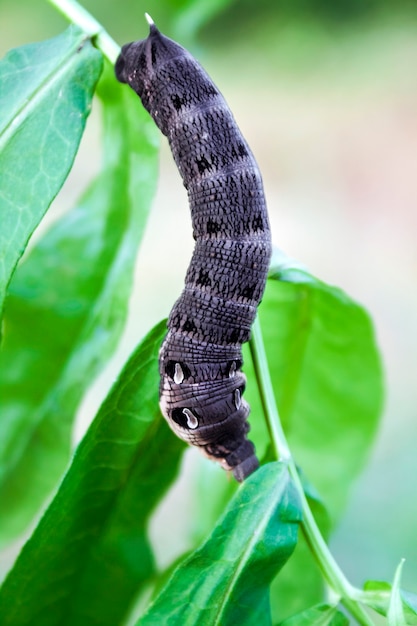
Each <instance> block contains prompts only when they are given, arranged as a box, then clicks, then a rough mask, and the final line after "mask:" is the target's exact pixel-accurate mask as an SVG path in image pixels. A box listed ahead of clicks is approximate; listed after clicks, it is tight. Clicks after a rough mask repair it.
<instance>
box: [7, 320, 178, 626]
mask: <svg viewBox="0 0 417 626" xmlns="http://www.w3.org/2000/svg"><path fill="white" fill-rule="evenodd" d="M164 333H165V324H160V325H159V326H157V327H156V328H155V329H154V330H153V331H152V332H151V333H150V334H149V335H148V336H147V337H146V338H145V340H144V341H143V342H142V344H141V345H140V346H139V347H138V348H137V350H136V351H135V353H134V354H133V355H132V357H131V358H130V360H129V361H128V363H127V364H126V366H125V368H124V370H123V371H122V373H121V375H120V376H119V379H118V380H117V381H116V383H115V385H114V387H113V389H112V390H111V392H110V394H109V396H108V397H107V399H106V400H105V402H104V403H103V405H102V407H101V408H100V410H99V412H98V414H97V417H96V419H95V420H94V422H93V423H92V425H91V426H90V429H89V430H88V432H87V434H86V436H85V438H84V439H83V441H82V442H81V444H80V445H79V447H78V449H77V451H76V454H75V457H74V460H73V463H72V465H71V467H70V469H69V471H68V473H67V475H66V476H65V478H64V481H63V483H62V485H61V487H60V489H59V491H58V493H57V495H56V496H55V498H54V500H53V501H52V503H51V505H50V506H49V508H48V510H47V511H46V513H45V515H44V517H43V518H42V519H41V521H40V523H39V525H38V527H37V528H36V530H35V532H34V534H33V536H32V537H31V539H30V540H29V541H28V543H27V544H26V545H25V547H24V548H23V550H22V553H21V555H20V556H19V558H18V560H17V562H16V564H15V566H14V568H13V569H12V571H11V572H10V573H9V576H8V577H7V579H6V581H5V582H4V585H3V587H2V589H1V590H0V615H1V624H2V626H8V625H10V626H12V625H13V626H16V625H17V624H35V623H36V624H42V626H45V625H48V626H54V625H56V626H61V625H62V624H66V626H80V625H81V624H100V625H101V626H107V625H108V626H115V625H116V624H121V623H123V621H124V619H125V617H126V615H127V613H128V612H129V608H130V606H131V604H132V602H133V601H134V600H135V598H136V596H137V594H138V593H139V591H140V590H141V588H143V585H144V583H145V582H146V581H149V579H150V577H151V576H152V575H153V573H154V562H153V555H152V551H151V548H150V545H149V543H148V539H147V535H146V526H147V521H148V518H149V516H150V514H151V512H152V510H153V508H154V507H155V505H156V503H157V502H158V500H159V499H160V498H161V497H162V495H163V494H164V493H165V492H166V490H167V488H168V486H169V485H170V484H171V483H172V482H173V481H174V480H175V478H176V472H177V468H178V463H179V459H180V454H181V451H182V450H183V449H184V444H183V443H182V442H180V441H179V440H178V439H177V438H176V437H174V436H172V433H171V431H170V430H169V428H168V427H167V425H166V423H165V421H164V420H163V418H162V417H161V415H160V411H159V406H158V360H157V357H158V350H159V347H160V344H161V341H162V337H163V335H164Z"/></svg>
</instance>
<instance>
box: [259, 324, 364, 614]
mask: <svg viewBox="0 0 417 626" xmlns="http://www.w3.org/2000/svg"><path fill="white" fill-rule="evenodd" d="M250 350H251V355H252V360H253V364H254V368H255V374H256V378H257V382H258V386H259V390H260V395H261V399H262V404H263V408H264V411H265V415H266V418H267V423H268V428H269V431H270V434H271V438H272V442H273V445H274V447H275V451H276V454H277V458H279V459H281V460H282V461H285V462H286V463H287V464H288V467H289V472H290V474H291V477H292V479H293V481H294V483H295V486H296V487H297V490H298V493H299V496H300V498H301V508H302V512H303V521H302V529H303V533H304V536H305V538H306V541H307V543H308V545H309V546H310V549H311V551H312V553H313V554H314V556H315V558H316V560H317V562H318V564H319V567H320V569H321V571H322V573H323V576H324V578H325V580H326V582H327V584H328V585H329V587H330V588H331V589H333V591H334V592H335V593H336V594H337V595H338V596H339V597H340V600H341V602H342V604H343V605H344V606H345V607H346V608H347V609H348V610H349V612H350V613H351V614H352V615H353V616H354V617H355V618H356V619H357V621H358V623H359V624H361V625H363V626H373V624H374V622H372V620H371V619H370V618H369V616H368V614H367V613H366V612H365V610H364V609H363V607H362V606H361V605H360V604H358V602H357V601H356V600H355V599H354V597H355V591H356V590H355V588H354V587H352V585H351V584H350V583H349V581H348V580H347V578H346V577H345V575H344V574H343V572H342V570H341V569H340V567H339V566H338V564H337V563H336V561H335V559H334V558H333V555H332V554H331V552H330V550H329V548H328V546H327V544H326V542H325V540H324V539H323V536H322V534H321V532H320V530H319V528H318V526H317V523H316V520H315V519H314V516H313V514H312V512H311V509H310V506H309V504H308V501H307V498H306V496H305V493H304V489H303V485H302V482H301V479H300V476H299V474H298V471H297V468H296V465H295V462H294V459H293V457H292V455H291V451H290V448H289V445H288V442H287V439H286V437H285V434H284V430H283V428H282V424H281V420H280V418H279V414H278V409H277V405H276V402H275V396H274V391H273V386H272V381H271V376H270V373H269V368H268V362H267V358H266V352H265V346H264V343H263V339H262V333H261V327H260V324H259V320H258V319H256V320H255V322H254V324H253V327H252V336H251V340H250Z"/></svg>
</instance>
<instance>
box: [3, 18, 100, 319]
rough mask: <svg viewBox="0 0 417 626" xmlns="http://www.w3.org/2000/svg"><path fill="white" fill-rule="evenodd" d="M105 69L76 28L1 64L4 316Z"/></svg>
mask: <svg viewBox="0 0 417 626" xmlns="http://www.w3.org/2000/svg"><path fill="white" fill-rule="evenodd" d="M101 67H102V56H101V53H100V52H99V51H98V50H96V49H95V48H93V46H92V45H91V42H90V41H89V39H88V38H87V37H86V35H85V33H83V32H82V31H81V30H80V29H78V28H76V27H74V26H71V27H70V28H68V29H67V30H66V31H65V32H64V33H63V34H61V35H59V36H58V37H54V38H53V39H50V40H48V41H43V42H41V43H36V44H30V45H26V46H22V47H21V48H16V49H15V50H11V51H10V52H9V53H8V54H7V55H6V57H5V58H4V59H3V60H2V61H1V62H0V85H1V94H2V96H1V97H0V120H1V122H0V172H1V182H0V215H1V229H0V314H1V311H2V309H3V302H4V298H5V293H6V288H7V285H8V283H9V281H10V278H11V276H12V274H13V272H14V269H15V267H16V264H17V262H18V260H19V258H20V257H21V255H22V254H23V252H24V250H25V248H26V245H27V243H28V240H29V238H30V237H31V235H32V233H33V231H34V230H35V228H36V226H37V225H38V224H39V222H40V220H41V219H42V217H43V215H44V213H45V211H46V210H47V209H48V207H49V205H50V204H51V202H52V200H53V199H54V197H55V196H56V194H57V193H58V191H59V190H60V188H61V187H62V184H63V182H64V181H65V179H66V177H67V175H68V172H69V170H70V168H71V165H72V163H73V161H74V157H75V154H76V152H77V149H78V145H79V143H80V139H81V136H82V134H83V131H84V126H85V121H86V118H87V116H88V114H89V113H90V109H91V99H92V96H93V93H94V88H95V85H96V82H97V79H98V77H99V75H100V72H101Z"/></svg>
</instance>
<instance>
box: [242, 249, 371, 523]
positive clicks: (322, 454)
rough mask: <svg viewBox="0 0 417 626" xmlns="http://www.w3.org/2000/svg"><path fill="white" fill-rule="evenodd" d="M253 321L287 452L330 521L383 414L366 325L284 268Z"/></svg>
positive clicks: (334, 293) (312, 281) (334, 296)
mask: <svg viewBox="0 0 417 626" xmlns="http://www.w3.org/2000/svg"><path fill="white" fill-rule="evenodd" d="M260 320H261V324H262V332H263V336H264V341H265V345H266V350H267V356H268V362H269V365H270V369H271V376H272V381H273V384H274V389H275V393H276V400H277V404H278V409H279V412H280V416H281V419H282V422H283V426H284V429H285V431H286V434H287V438H288V441H289V444H290V447H291V450H292V452H293V455H294V457H295V460H296V462H297V464H298V465H299V466H300V467H301V468H302V470H303V472H304V473H305V475H306V476H307V478H308V480H309V481H310V482H311V483H312V484H313V485H314V486H315V487H316V489H317V490H318V492H319V493H320V496H321V497H322V498H323V500H324V502H325V504H326V507H327V508H328V510H329V513H330V515H331V518H332V519H333V520H334V519H337V518H338V517H339V515H340V514H341V512H342V510H343V507H344V505H345V501H346V496H347V493H348V491H349V487H350V485H351V484H352V482H353V480H354V478H355V477H356V476H357V475H358V473H359V472H360V470H361V469H362V467H363V466H364V463H365V461H366V459H367V457H368V454H369V450H370V447H371V445H372V442H373V439H374V435H375V432H376V428H377V425H378V420H379V417H380V415H381V410H382V402H383V381H382V367H381V363H380V357H379V354H378V350H377V346H376V342H375V334H374V330H373V327H372V324H371V321H370V319H369V316H368V315H367V313H366V312H365V311H364V309H363V308H362V307H361V306H359V305H358V304H356V303H355V302H353V301H352V300H351V299H350V298H349V297H348V296H347V295H346V294H345V293H343V292H342V291H341V290H340V289H337V288H335V287H330V286H328V285H326V284H325V283H323V282H321V281H319V280H317V279H316V278H314V277H313V276H311V275H310V274H308V273H307V272H305V271H303V270H300V269H297V268H294V267H291V266H290V265H287V264H286V262H285V261H281V263H280V265H277V266H275V267H273V269H272V271H271V273H270V280H268V285H267V289H266V293H265V296H264V299H263V302H262V305H261V307H260ZM248 386H249V385H248Z"/></svg>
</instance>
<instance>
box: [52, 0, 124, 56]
mask: <svg viewBox="0 0 417 626" xmlns="http://www.w3.org/2000/svg"><path fill="white" fill-rule="evenodd" d="M48 2H49V4H52V6H54V7H55V8H56V9H58V11H59V12H60V13H62V15H64V16H65V17H66V18H67V19H68V20H69V21H70V22H72V23H73V24H76V25H77V26H79V27H80V28H81V30H83V31H84V32H85V33H86V34H87V35H88V36H89V37H91V38H92V39H94V43H95V45H96V46H97V48H98V49H99V50H101V52H102V53H103V54H104V56H105V57H107V59H108V60H109V61H110V63H112V64H114V63H115V62H116V59H117V57H118V56H119V52H120V46H118V45H117V43H116V42H115V41H114V39H112V38H111V37H110V35H109V34H108V33H107V31H106V30H104V28H103V27H102V25H101V24H100V23H99V22H98V21H97V20H96V19H94V17H93V16H92V15H91V14H90V13H89V12H88V11H87V10H86V9H84V7H82V6H81V5H80V4H78V2H77V1H76V0H48Z"/></svg>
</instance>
